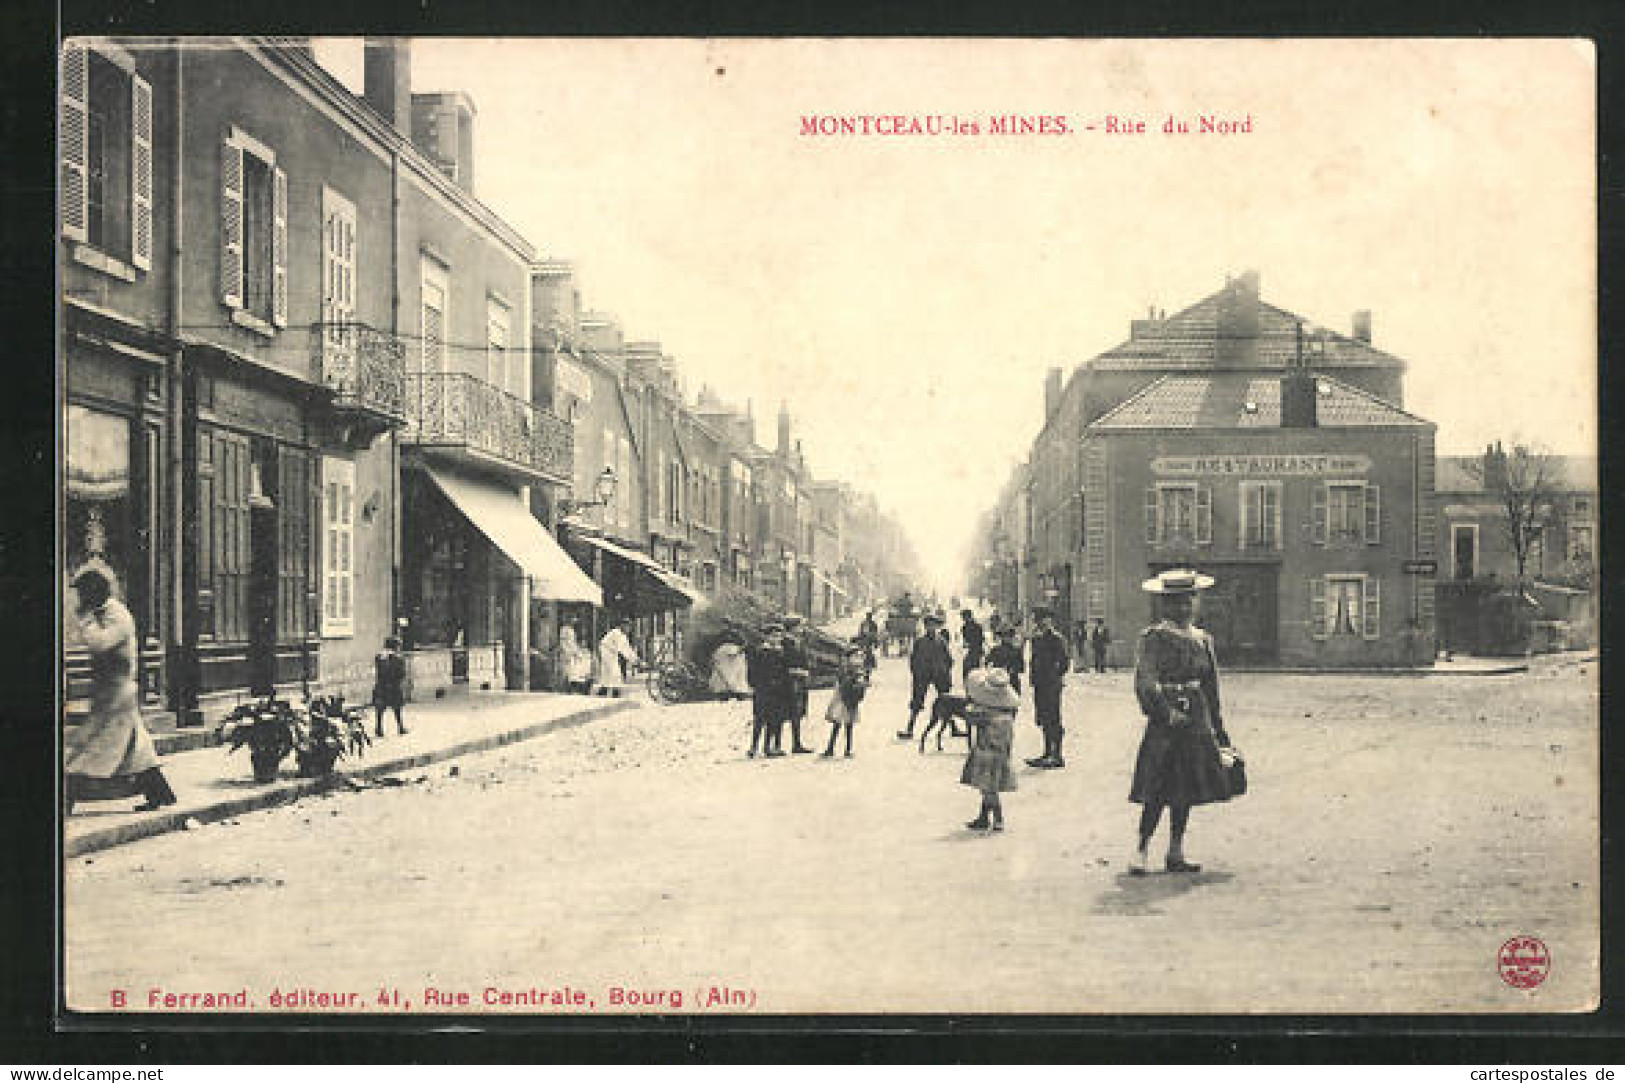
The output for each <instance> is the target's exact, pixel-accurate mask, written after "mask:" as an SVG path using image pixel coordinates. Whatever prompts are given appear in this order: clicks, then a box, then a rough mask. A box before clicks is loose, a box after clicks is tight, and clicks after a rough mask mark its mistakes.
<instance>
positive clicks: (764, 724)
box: [745, 625, 790, 758]
mask: <svg viewBox="0 0 1625 1083" xmlns="http://www.w3.org/2000/svg"><path fill="white" fill-rule="evenodd" d="M781 631H782V629H781V628H780V627H779V626H778V625H769V626H768V627H767V628H766V629H764V631H763V636H762V639H761V642H759V643H757V644H756V645H755V646H753V647H751V648H750V650H749V651H747V652H746V654H745V674H746V679H748V680H749V681H750V687H751V692H752V697H751V719H750V751H749V752H747V753H746V755H747V756H751V757H753V758H754V757H755V755H756V747H757V745H758V744H760V745H761V747H762V754H763V755H764V756H782V755H784V753H783V752H781V751H780V750H779V748H778V745H777V741H778V736H779V734H778V729H779V726H780V725H781V724H782V722H783V720H784V717H785V709H786V704H787V701H788V699H789V685H790V674H789V672H788V671H787V670H786V668H785V665H784V654H783V652H782V651H781V650H780V649H779V635H780V633H781Z"/></svg>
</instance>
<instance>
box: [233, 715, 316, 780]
mask: <svg viewBox="0 0 1625 1083" xmlns="http://www.w3.org/2000/svg"><path fill="white" fill-rule="evenodd" d="M302 725H303V719H302V718H301V714H300V711H299V710H298V708H296V707H294V705H293V704H291V703H289V702H288V701H287V700H283V699H277V698H276V697H275V696H266V697H265V698H263V699H260V700H255V701H252V702H249V703H242V704H239V705H238V706H237V708H236V710H234V711H232V712H231V713H230V714H229V715H227V716H226V717H225V719H224V720H222V721H221V723H220V729H219V737H220V743H221V744H223V745H226V746H227V747H226V751H227V752H235V751H237V750H238V749H239V748H242V747H244V746H245V745H246V746H247V748H248V759H249V763H250V764H252V765H253V768H254V781H255V782H271V781H273V780H274V779H275V778H276V776H277V770H278V768H280V767H281V765H282V761H283V760H284V759H286V758H287V756H288V753H290V752H292V751H293V750H294V749H295V748H296V747H297V746H298V744H299V740H300V731H301V728H302Z"/></svg>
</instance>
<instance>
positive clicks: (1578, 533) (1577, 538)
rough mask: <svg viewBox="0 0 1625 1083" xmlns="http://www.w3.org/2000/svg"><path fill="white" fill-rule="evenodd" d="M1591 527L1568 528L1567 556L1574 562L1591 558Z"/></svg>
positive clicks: (1587, 525)
mask: <svg viewBox="0 0 1625 1083" xmlns="http://www.w3.org/2000/svg"><path fill="white" fill-rule="evenodd" d="M1591 544H1592V543H1591V526H1590V524H1586V525H1583V526H1571V527H1569V556H1570V558H1572V559H1575V560H1581V559H1589V558H1590V557H1591Z"/></svg>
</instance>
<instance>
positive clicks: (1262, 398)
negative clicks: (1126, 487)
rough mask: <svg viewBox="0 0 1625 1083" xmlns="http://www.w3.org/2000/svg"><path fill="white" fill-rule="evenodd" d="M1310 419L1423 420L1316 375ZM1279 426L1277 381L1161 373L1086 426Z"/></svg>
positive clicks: (1328, 423) (1334, 424)
mask: <svg viewBox="0 0 1625 1083" xmlns="http://www.w3.org/2000/svg"><path fill="white" fill-rule="evenodd" d="M1316 379H1317V381H1318V383H1319V387H1320V394H1319V395H1317V396H1316V399H1315V414H1316V418H1315V420H1316V423H1317V425H1318V426H1319V427H1321V428H1327V429H1348V428H1369V427H1373V426H1392V425H1404V426H1416V425H1427V424H1428V422H1426V421H1423V420H1422V419H1421V418H1419V417H1415V416H1413V415H1411V414H1407V413H1406V412H1405V411H1403V410H1400V409H1398V408H1396V407H1394V406H1390V405H1389V404H1388V403H1386V402H1383V401H1382V400H1381V399H1379V398H1377V397H1376V396H1375V395H1371V394H1368V393H1366V392H1364V391H1361V390H1359V389H1358V388H1354V387H1350V386H1349V385H1347V384H1345V383H1340V382H1339V381H1337V380H1334V379H1332V378H1331V377H1329V376H1317V377H1316ZM1280 425H1281V380H1280V377H1277V376H1248V375H1246V374H1244V373H1234V374H1223V373H1221V374H1218V375H1213V376H1164V377H1163V378H1162V379H1160V380H1158V381H1156V382H1155V383H1153V384H1151V385H1150V386H1149V387H1147V388H1145V389H1144V390H1142V391H1141V392H1140V393H1139V394H1137V395H1135V396H1133V397H1132V398H1130V399H1128V400H1127V401H1125V402H1123V403H1122V404H1121V405H1119V406H1118V407H1117V408H1116V409H1114V410H1112V411H1110V412H1109V413H1107V414H1105V415H1104V416H1102V417H1100V418H1099V419H1097V420H1096V421H1095V422H1094V424H1092V425H1090V426H1088V428H1087V430H1086V431H1088V432H1097V431H1107V432H1110V431H1119V430H1124V429H1274V428H1279V427H1280Z"/></svg>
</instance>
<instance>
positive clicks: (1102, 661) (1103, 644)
mask: <svg viewBox="0 0 1625 1083" xmlns="http://www.w3.org/2000/svg"><path fill="white" fill-rule="evenodd" d="M1111 642H1112V633H1111V631H1110V630H1109V629H1107V627H1106V622H1105V621H1104V620H1102V619H1101V618H1099V617H1096V618H1095V622H1094V624H1093V625H1092V626H1091V627H1090V629H1089V651H1090V653H1092V654H1093V655H1094V656H1095V672H1096V673H1104V672H1106V648H1107V647H1109V646H1111Z"/></svg>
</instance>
